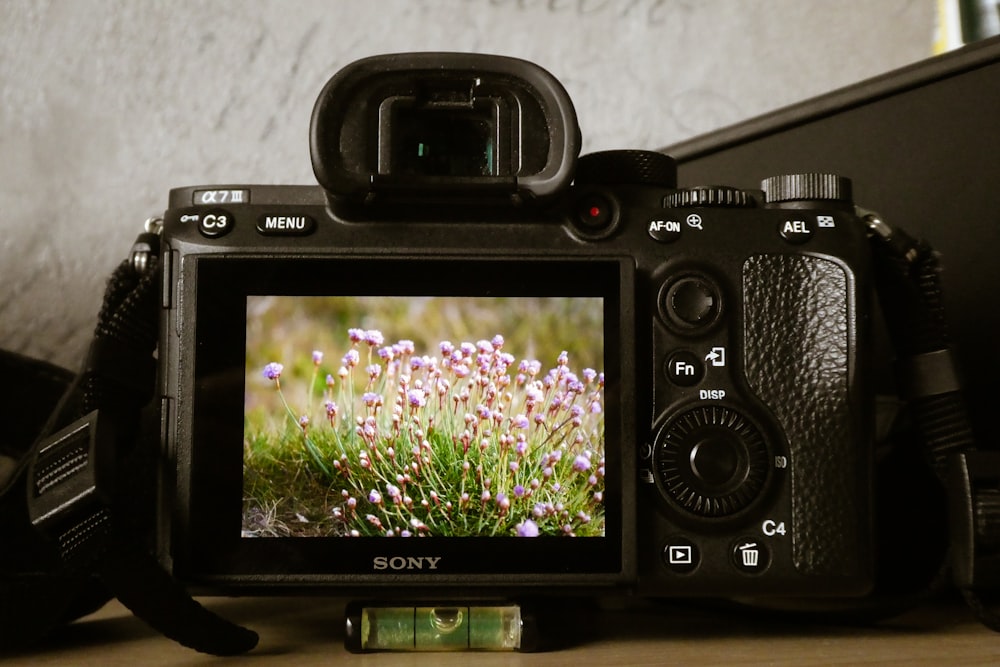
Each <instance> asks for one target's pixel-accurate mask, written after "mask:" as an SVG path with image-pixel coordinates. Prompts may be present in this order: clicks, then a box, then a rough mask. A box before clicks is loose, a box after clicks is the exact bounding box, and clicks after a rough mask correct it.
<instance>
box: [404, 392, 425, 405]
mask: <svg viewBox="0 0 1000 667" xmlns="http://www.w3.org/2000/svg"><path fill="white" fill-rule="evenodd" d="M406 400H407V402H408V403H409V404H410V407H411V408H422V407H424V406H425V405H427V397H426V395H425V394H424V391H423V390H422V389H411V390H409V391H408V392H406Z"/></svg>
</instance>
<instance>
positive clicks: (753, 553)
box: [739, 542, 760, 568]
mask: <svg viewBox="0 0 1000 667" xmlns="http://www.w3.org/2000/svg"><path fill="white" fill-rule="evenodd" d="M739 552H740V561H741V562H742V563H743V567H748V568H755V567H757V565H758V564H759V563H760V550H759V549H758V548H757V543H756V542H747V543H746V544H741V545H740V546H739Z"/></svg>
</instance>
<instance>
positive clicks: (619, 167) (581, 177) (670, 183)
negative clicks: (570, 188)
mask: <svg viewBox="0 0 1000 667" xmlns="http://www.w3.org/2000/svg"><path fill="white" fill-rule="evenodd" d="M575 182H576V184H577V185H652V186H657V187H662V188H673V187H676V186H677V162H675V161H674V159H673V158H672V157H670V156H669V155H664V154H663V153H656V152H654V151H641V150H612V151H599V152H597V153H588V154H586V155H582V156H580V159H579V160H578V161H577V163H576V176H575Z"/></svg>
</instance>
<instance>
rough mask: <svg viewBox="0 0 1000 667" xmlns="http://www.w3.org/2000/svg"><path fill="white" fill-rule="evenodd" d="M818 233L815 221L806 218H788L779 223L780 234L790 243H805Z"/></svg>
mask: <svg viewBox="0 0 1000 667" xmlns="http://www.w3.org/2000/svg"><path fill="white" fill-rule="evenodd" d="M815 233H816V229H815V227H814V223H813V222H812V221H811V220H808V219H806V218H804V217H803V218H788V219H786V220H782V221H781V223H780V224H779V225H778V234H780V235H781V238H783V239H785V240H786V241H788V242H789V243H795V244H798V243H805V242H806V241H808V240H809V239H811V238H812V237H813V234H815Z"/></svg>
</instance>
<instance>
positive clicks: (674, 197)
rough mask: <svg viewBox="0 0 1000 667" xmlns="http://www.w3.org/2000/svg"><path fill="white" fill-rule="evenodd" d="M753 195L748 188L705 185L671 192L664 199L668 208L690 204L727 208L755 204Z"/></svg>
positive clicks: (684, 206) (745, 206) (746, 206)
mask: <svg viewBox="0 0 1000 667" xmlns="http://www.w3.org/2000/svg"><path fill="white" fill-rule="evenodd" d="M754 204H755V202H754V200H753V197H751V196H750V194H749V193H748V192H747V191H746V190H740V189H739V188H732V187H729V186H726V185H703V186H698V187H693V188H684V189H683V190H678V191H677V192H671V193H670V194H669V195H667V196H666V197H665V198H664V200H663V205H664V206H665V207H667V208H686V207H689V206H723V207H727V208H748V207H752V206H754Z"/></svg>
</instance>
